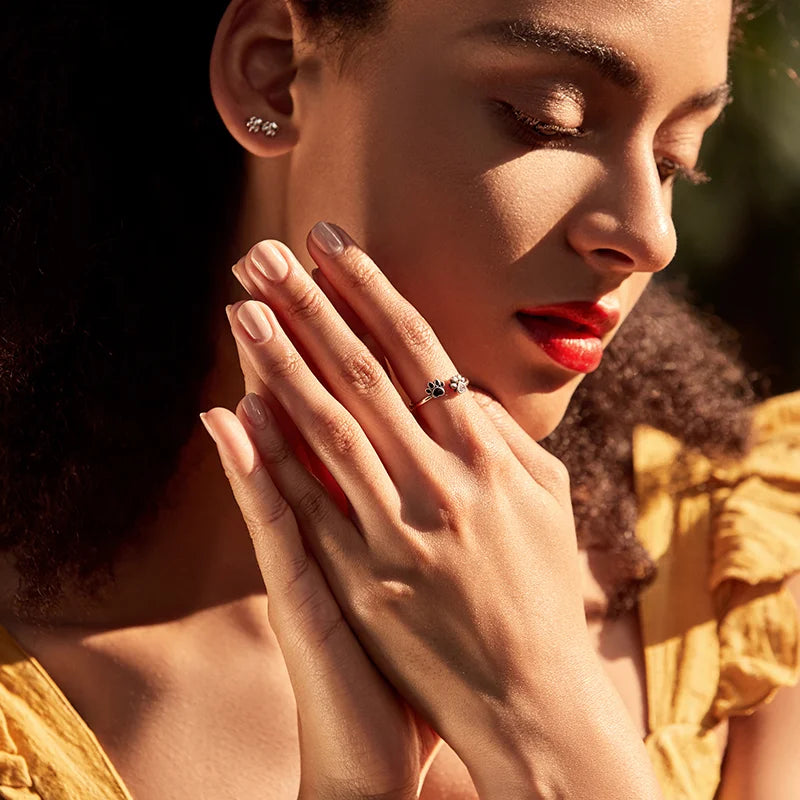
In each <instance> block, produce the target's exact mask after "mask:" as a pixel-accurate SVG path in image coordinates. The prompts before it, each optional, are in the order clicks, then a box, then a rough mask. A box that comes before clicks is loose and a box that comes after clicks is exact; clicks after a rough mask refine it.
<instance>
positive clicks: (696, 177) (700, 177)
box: [658, 157, 711, 186]
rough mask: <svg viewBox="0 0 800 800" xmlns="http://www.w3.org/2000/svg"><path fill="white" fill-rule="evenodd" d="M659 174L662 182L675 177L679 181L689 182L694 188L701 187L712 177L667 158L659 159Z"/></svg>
mask: <svg viewBox="0 0 800 800" xmlns="http://www.w3.org/2000/svg"><path fill="white" fill-rule="evenodd" d="M658 174H659V175H660V176H661V180H662V181H665V180H669V178H672V177H675V178H678V179H679V180H682V181H687V182H688V183H690V184H691V185H692V186H700V185H702V184H704V183H708V182H709V181H710V180H711V176H710V175H709V174H708V173H706V172H703V170H701V169H693V168H692V167H687V166H686V165H685V164H680V163H678V162H677V161H675V160H674V159H672V158H667V157H664V158H661V159H659V161H658Z"/></svg>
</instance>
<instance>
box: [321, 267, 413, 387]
mask: <svg viewBox="0 0 800 800" xmlns="http://www.w3.org/2000/svg"><path fill="white" fill-rule="evenodd" d="M311 278H312V279H313V281H314V283H316V284H317V286H319V288H320V289H322V291H323V292H325V296H326V297H327V298H328V300H330V301H331V303H332V305H333V307H334V308H335V309H336V311H337V312H338V314H339V316H340V317H341V318H342V319H343V320H344V321H345V323H346V324H347V326H348V327H349V328H350V330H351V331H353V333H354V334H355V335H356V336H358V338H359V339H361V341H362V342H364V344H365V345H366V346H367V348H368V349H369V351H370V353H372V355H373V356H374V357H375V360H376V361H377V362H378V363H379V364H380V365H381V366H382V367H383V369H384V370H385V371H386V374H387V375H389V378H390V379H391V378H392V374H391V371H390V369H389V365H388V363H387V360H386V353H384V352H383V348H382V347H381V346H380V345H379V344H378V342H377V341H376V340H375V337H374V336H373V335H372V334H371V333H370V332H369V331H368V330H367V326H366V325H365V324H364V323H363V321H362V320H361V318H360V317H359V316H358V314H356V312H355V311H353V309H352V307H351V306H350V304H349V303H348V302H347V301H346V300H345V299H344V298H343V297H342V296H341V295H340V294H339V292H337V291H336V288H335V287H334V285H333V284H332V283H331V282H330V281H329V280H328V279H327V278H326V277H325V274H324V273H323V272H322V271H321V270H320V268H319V267H314V269H312V270H311ZM395 388H397V387H395Z"/></svg>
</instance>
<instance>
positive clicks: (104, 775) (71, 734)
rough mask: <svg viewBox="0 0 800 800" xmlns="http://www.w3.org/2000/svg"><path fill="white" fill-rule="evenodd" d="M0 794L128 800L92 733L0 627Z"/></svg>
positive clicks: (16, 799)
mask: <svg viewBox="0 0 800 800" xmlns="http://www.w3.org/2000/svg"><path fill="white" fill-rule="evenodd" d="M0 798H3V799H4V800H131V796H130V794H129V793H128V792H127V790H126V789H125V787H124V784H123V783H122V780H121V778H120V777H119V775H118V773H117V771H116V770H115V769H114V767H113V766H112V764H111V762H110V761H109V760H108V757H107V756H106V754H105V753H104V752H103V750H102V749H101V747H100V744H99V743H98V741H97V739H96V738H95V736H94V734H93V733H92V732H91V731H90V730H89V728H88V727H87V726H86V724H85V723H84V722H83V720H82V719H81V718H80V717H79V716H78V714H77V712H76V711H75V709H74V708H73V707H72V706H71V705H70V704H69V702H68V701H67V699H66V698H65V697H64V695H63V694H62V693H61V691H60V690H59V689H58V687H57V686H56V685H55V683H53V681H52V679H51V678H50V676H49V675H48V674H47V673H46V672H45V671H44V669H42V667H41V665H40V664H39V663H38V662H37V661H36V660H35V659H33V658H31V657H30V656H28V655H27V654H26V653H25V652H24V651H23V650H22V649H21V648H20V647H19V645H18V644H17V643H16V642H15V641H14V640H13V639H12V638H11V636H9V634H8V633H7V632H6V631H5V630H4V629H3V628H2V627H0Z"/></svg>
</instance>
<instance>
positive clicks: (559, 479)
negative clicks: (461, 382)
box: [472, 389, 569, 498]
mask: <svg viewBox="0 0 800 800" xmlns="http://www.w3.org/2000/svg"><path fill="white" fill-rule="evenodd" d="M472 396H473V399H474V400H475V402H476V403H477V405H478V406H480V408H481V409H482V410H483V412H484V414H485V415H486V416H487V418H488V419H489V420H491V422H492V424H493V425H494V426H495V428H496V429H497V432H498V433H499V434H500V435H501V436H502V437H503V439H504V440H505V442H506V444H507V445H508V446H509V448H510V449H511V452H512V453H513V454H514V455H515V456H516V458H517V461H519V462H520V464H522V466H523V467H524V468H525V470H526V471H527V472H528V474H529V475H530V476H531V477H532V478H533V479H534V480H535V481H536V482H537V483H538V484H539V485H540V486H541V487H542V488H543V489H545V490H546V491H547V492H549V493H550V494H551V495H553V496H554V497H556V498H558V497H560V496H561V495H563V493H564V488H565V483H566V488H567V493H568V489H569V482H568V473H567V471H566V467H564V464H563V463H562V462H561V461H559V460H558V459H557V458H556V457H555V456H554V455H553V454H552V453H549V452H548V451H547V450H545V449H544V448H543V447H542V446H541V445H540V444H539V443H538V442H537V441H536V440H535V439H533V437H531V436H530V434H529V433H528V432H527V431H526V430H524V428H522V427H521V426H520V424H519V423H518V422H517V421H516V420H515V419H514V417H512V416H511V414H509V413H508V411H506V409H505V408H504V407H503V406H502V405H501V404H500V403H499V402H498V401H497V400H496V399H495V398H493V397H491V395H489V394H487V393H486V392H483V391H481V390H480V389H476V390H475V391H473V392H472Z"/></svg>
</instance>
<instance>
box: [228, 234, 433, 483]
mask: <svg viewBox="0 0 800 800" xmlns="http://www.w3.org/2000/svg"><path fill="white" fill-rule="evenodd" d="M239 269H240V271H242V272H246V273H247V275H248V276H249V279H250V281H252V282H253V283H254V284H255V285H256V287H257V288H258V290H259V292H260V294H261V296H263V297H265V298H267V301H268V303H269V307H270V308H271V309H272V311H273V312H274V313H275V315H276V316H277V317H278V319H279V321H280V322H281V324H282V325H283V326H284V330H285V332H286V334H287V335H289V337H290V339H291V341H292V342H293V343H294V344H295V346H296V347H298V349H299V347H300V346H302V347H303V348H304V350H303V351H300V355H301V356H304V355H305V354H306V353H307V354H308V357H309V358H310V359H311V360H312V361H313V362H314V363H315V364H316V365H317V371H318V372H319V373H321V375H322V377H323V378H324V381H323V383H324V385H325V386H327V387H330V391H331V393H332V394H333V396H334V397H336V399H337V400H339V401H340V402H341V404H342V405H343V406H344V407H345V408H346V409H347V410H348V411H349V412H350V414H352V416H353V417H354V418H355V419H356V420H357V421H358V424H359V425H360V426H361V428H362V429H363V430H364V432H365V433H366V434H367V436H368V438H369V440H370V441H371V442H372V444H373V446H374V447H375V450H376V451H377V453H378V455H379V456H380V458H381V460H382V461H383V463H384V464H385V465H386V468H387V469H388V470H389V471H390V473H391V474H392V475H393V476H394V477H395V479H397V480H404V479H407V478H408V477H409V476H410V475H411V474H416V473H417V472H418V470H419V463H420V460H421V459H422V460H425V461H426V462H429V461H430V458H431V457H430V456H429V455H428V454H427V452H426V451H427V450H430V449H431V448H430V446H429V443H428V439H427V437H425V436H423V435H421V432H420V429H419V426H418V425H417V422H416V420H415V419H414V417H413V415H412V414H411V413H410V411H409V410H408V409H407V408H406V407H405V405H404V402H403V400H402V399H401V398H400V396H399V395H398V393H397V390H396V389H395V387H394V385H393V383H392V381H391V379H390V378H389V376H388V374H387V372H386V370H385V369H383V367H382V366H381V365H380V363H379V362H378V361H377V360H376V359H375V357H374V356H373V354H372V353H371V352H370V350H369V349H368V348H367V347H366V345H365V344H364V343H363V342H361V341H360V340H359V338H358V337H357V336H356V334H355V333H354V332H353V331H352V330H351V328H350V327H349V326H348V325H347V324H346V323H345V320H344V319H343V318H342V317H341V316H340V315H339V313H338V312H337V311H336V308H335V307H334V305H333V303H332V302H331V301H330V300H329V299H328V297H327V296H326V295H325V293H324V292H323V291H322V290H321V289H320V287H319V286H317V284H316V283H315V282H314V281H313V280H312V279H311V277H310V276H309V274H308V273H307V272H306V271H305V269H304V268H303V267H302V265H301V264H300V263H299V262H298V261H297V260H296V259H295V257H294V255H293V254H292V252H291V250H289V248H288V247H286V245H284V244H282V243H280V242H273V241H265V242H259V243H258V244H257V245H255V247H253V248H252V249H251V250H250V252H249V253H248V254H247V256H245V258H244V259H242V261H241V262H240V265H239ZM351 318H352V314H351ZM303 360H304V361H306V363H307V360H306V359H305V358H304V359H303Z"/></svg>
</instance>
